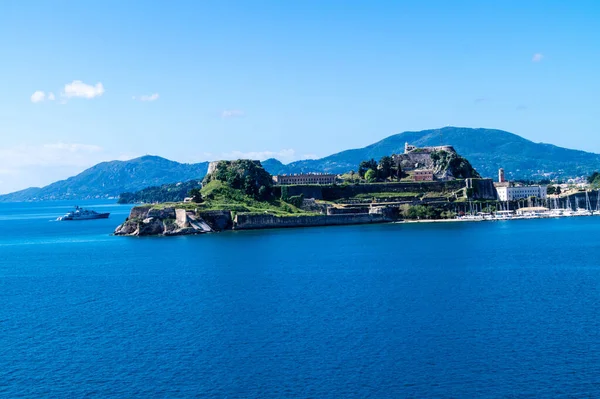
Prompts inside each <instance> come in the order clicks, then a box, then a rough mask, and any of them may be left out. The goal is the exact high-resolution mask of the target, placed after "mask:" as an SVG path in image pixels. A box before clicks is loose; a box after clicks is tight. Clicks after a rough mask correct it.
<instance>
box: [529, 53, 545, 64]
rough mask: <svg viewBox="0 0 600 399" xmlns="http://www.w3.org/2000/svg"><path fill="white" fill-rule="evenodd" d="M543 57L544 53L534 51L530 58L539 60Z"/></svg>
mask: <svg viewBox="0 0 600 399" xmlns="http://www.w3.org/2000/svg"><path fill="white" fill-rule="evenodd" d="M543 59H544V54H542V53H535V54H534V55H533V57H532V58H531V61H532V62H541V61H542V60H543Z"/></svg>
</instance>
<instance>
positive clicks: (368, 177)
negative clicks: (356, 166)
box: [365, 169, 377, 183]
mask: <svg viewBox="0 0 600 399" xmlns="http://www.w3.org/2000/svg"><path fill="white" fill-rule="evenodd" d="M365 179H366V180H367V181H368V182H369V183H372V182H374V181H375V180H377V172H375V171H374V170H373V169H369V170H367V172H366V173H365Z"/></svg>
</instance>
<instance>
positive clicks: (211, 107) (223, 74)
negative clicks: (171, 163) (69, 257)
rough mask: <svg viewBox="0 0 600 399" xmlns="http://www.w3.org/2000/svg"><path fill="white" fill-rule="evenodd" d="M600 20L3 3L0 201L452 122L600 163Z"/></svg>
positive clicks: (515, 6) (395, 5)
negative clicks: (148, 166)
mask: <svg viewBox="0 0 600 399" xmlns="http://www.w3.org/2000/svg"><path fill="white" fill-rule="evenodd" d="M500 3H501V4H500ZM525 3H526V4H525ZM599 19H600V5H599V4H598V3H597V2H595V1H577V2H564V1H539V2H535V1H528V2H522V1H514V2H511V1H503V2H482V1H455V2H448V1H420V2H416V1H407V2H404V1H393V2H391V1H390V2H386V1H368V2H367V1H362V2H354V1H326V0H325V1H239V2H235V1H188V2H186V1H177V2H158V1H144V2H142V1H138V2H136V1H126V2H125V1H101V2H100V1H97V2H84V1H55V2H48V1H26V0H23V1H8V2H2V3H1V4H0V60H2V62H0V81H1V85H0V87H1V90H0V137H1V140H0V193H3V192H9V191H13V190H16V189H21V188H25V187H28V186H33V185H43V184H48V183H50V182H52V181H54V180H57V179H59V178H66V177H68V176H71V175H73V174H75V173H78V172H80V171H81V170H83V169H85V168H86V167H88V166H91V165H93V164H94V163H97V162H99V161H103V160H111V159H127V158H131V157H135V156H140V155H144V154H156V155H161V156H164V157H167V158H169V159H173V160H177V161H181V162H198V161H203V160H212V159H221V158H234V157H242V156H249V157H252V158H263V159H264V158H267V157H271V156H274V157H276V158H279V159H281V160H282V161H284V162H289V161H291V160H296V159H301V158H305V157H321V156H326V155H329V154H331V153H334V152H337V151H340V150H344V149H348V148H355V147H362V146H365V145H368V144H371V143H373V142H375V141H377V140H380V139H382V138H385V137H387V136H389V135H391V134H394V133H399V132H402V131H405V130H421V129H429V128H437V127H441V126H446V125H453V126H470V127H489V128H498V129H504V130H508V131H511V132H514V133H517V134H519V135H521V136H523V137H526V138H528V139H531V140H534V141H543V142H549V143H553V144H557V145H561V146H565V147H569V148H578V149H584V150H588V151H594V152H600V137H599V136H598V135H597V133H598V131H599V129H598V128H599V127H600V120H599V119H598V117H597V112H598V108H599V107H598V104H599V101H598V93H600V79H598V78H597V71H598V70H600V50H599V47H598V43H600V29H598V24H597V21H598V20H599Z"/></svg>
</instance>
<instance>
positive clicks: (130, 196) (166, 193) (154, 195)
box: [117, 180, 202, 204]
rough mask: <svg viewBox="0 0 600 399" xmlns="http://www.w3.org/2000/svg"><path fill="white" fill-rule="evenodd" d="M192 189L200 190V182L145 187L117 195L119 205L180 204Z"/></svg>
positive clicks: (192, 181) (191, 181)
mask: <svg viewBox="0 0 600 399" xmlns="http://www.w3.org/2000/svg"><path fill="white" fill-rule="evenodd" d="M194 188H198V189H199V188H202V181H201V180H190V181H186V182H177V183H168V184H163V185H162V186H152V187H146V188H144V189H142V190H140V191H136V192H134V193H122V194H121V195H119V200H118V201H117V202H118V203H119V204H140V203H146V204H150V203H154V202H181V201H183V200H184V199H185V198H186V197H187V196H188V194H189V192H190V191H191V190H192V189H194Z"/></svg>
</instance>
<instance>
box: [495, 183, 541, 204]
mask: <svg viewBox="0 0 600 399" xmlns="http://www.w3.org/2000/svg"><path fill="white" fill-rule="evenodd" d="M496 191H497V192H498V199H499V200H500V201H515V200H519V199H525V198H529V197H535V198H540V199H546V198H547V196H548V194H547V187H546V186H506V185H502V186H500V187H499V186H496Z"/></svg>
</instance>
